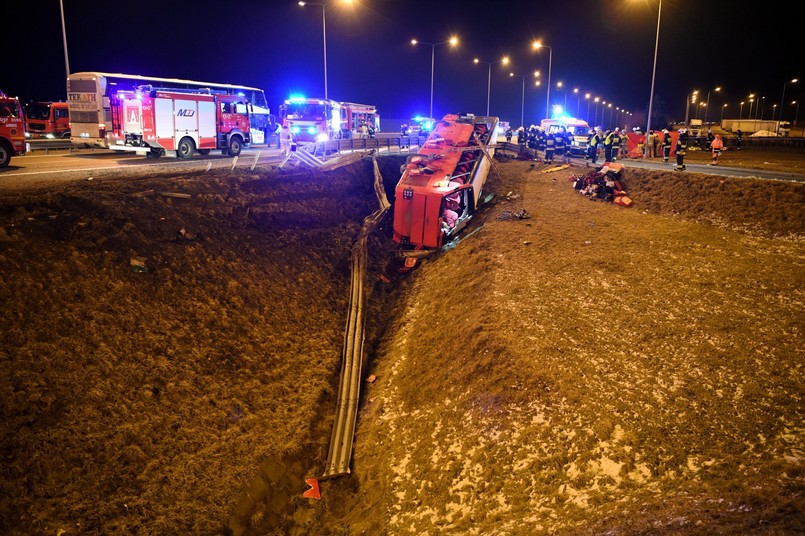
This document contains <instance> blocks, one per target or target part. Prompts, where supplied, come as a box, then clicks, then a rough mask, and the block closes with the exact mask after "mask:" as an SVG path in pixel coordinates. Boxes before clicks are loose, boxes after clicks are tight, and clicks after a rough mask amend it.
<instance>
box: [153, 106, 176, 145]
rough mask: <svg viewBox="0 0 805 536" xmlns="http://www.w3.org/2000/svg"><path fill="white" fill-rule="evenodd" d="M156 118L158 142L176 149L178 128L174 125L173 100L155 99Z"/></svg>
mask: <svg viewBox="0 0 805 536" xmlns="http://www.w3.org/2000/svg"><path fill="white" fill-rule="evenodd" d="M154 118H155V122H156V133H157V143H158V144H159V145H161V146H162V147H164V148H165V149H170V150H175V149H176V139H175V138H174V136H175V134H176V129H175V128H174V125H173V100H172V99H154Z"/></svg>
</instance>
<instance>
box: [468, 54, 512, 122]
mask: <svg viewBox="0 0 805 536" xmlns="http://www.w3.org/2000/svg"><path fill="white" fill-rule="evenodd" d="M472 61H473V62H475V63H486V64H487V65H488V66H489V74H488V76H487V81H486V116H487V117H489V100H490V97H491V95H492V65H493V64H495V63H502V64H503V65H508V64H509V57H508V56H504V57H503V58H502V59H499V60H498V61H481V60H479V59H478V58H475V59H473V60H472Z"/></svg>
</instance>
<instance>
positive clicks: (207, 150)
mask: <svg viewBox="0 0 805 536" xmlns="http://www.w3.org/2000/svg"><path fill="white" fill-rule="evenodd" d="M198 154H200V155H202V156H207V155H208V154H210V150H209V149H199V150H198Z"/></svg>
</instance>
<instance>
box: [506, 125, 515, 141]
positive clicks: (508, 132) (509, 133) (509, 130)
mask: <svg viewBox="0 0 805 536" xmlns="http://www.w3.org/2000/svg"><path fill="white" fill-rule="evenodd" d="M513 134H514V132H512V128H511V127H506V143H511V142H512V135H513Z"/></svg>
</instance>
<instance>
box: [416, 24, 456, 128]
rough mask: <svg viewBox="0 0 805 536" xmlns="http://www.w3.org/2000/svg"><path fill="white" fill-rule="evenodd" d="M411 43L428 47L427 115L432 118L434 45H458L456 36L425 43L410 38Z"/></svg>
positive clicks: (434, 65) (434, 64)
mask: <svg viewBox="0 0 805 536" xmlns="http://www.w3.org/2000/svg"><path fill="white" fill-rule="evenodd" d="M411 44H412V45H427V46H429V47H430V111H429V112H428V117H430V118H431V119H433V72H434V68H435V67H436V47H437V46H438V45H450V46H451V47H454V46H456V45H458V37H456V36H453V37H451V38H450V39H448V40H447V41H439V42H438V43H425V42H424V41H417V40H416V39H411Z"/></svg>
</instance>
